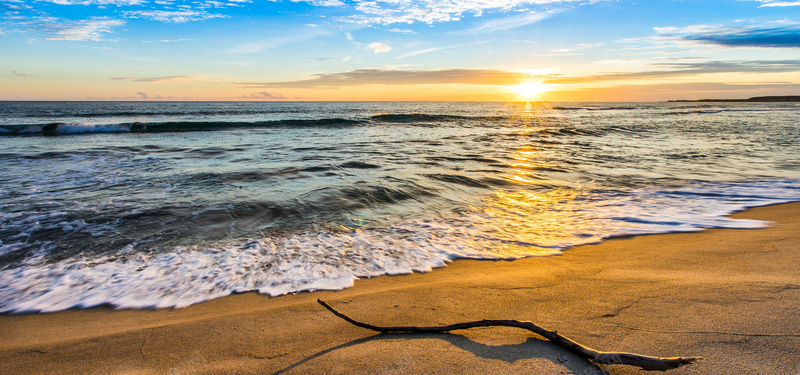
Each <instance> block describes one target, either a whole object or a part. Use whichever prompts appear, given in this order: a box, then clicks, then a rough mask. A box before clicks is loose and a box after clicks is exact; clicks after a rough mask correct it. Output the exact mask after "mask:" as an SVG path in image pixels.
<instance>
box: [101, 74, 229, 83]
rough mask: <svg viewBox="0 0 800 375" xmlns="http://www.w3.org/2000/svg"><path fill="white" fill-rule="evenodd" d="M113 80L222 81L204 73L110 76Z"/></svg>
mask: <svg viewBox="0 0 800 375" xmlns="http://www.w3.org/2000/svg"><path fill="white" fill-rule="evenodd" d="M111 80H113V81H133V82H145V83H163V82H172V83H190V82H215V81H224V80H225V79H221V78H209V77H207V76H204V75H181V76H162V77H111Z"/></svg>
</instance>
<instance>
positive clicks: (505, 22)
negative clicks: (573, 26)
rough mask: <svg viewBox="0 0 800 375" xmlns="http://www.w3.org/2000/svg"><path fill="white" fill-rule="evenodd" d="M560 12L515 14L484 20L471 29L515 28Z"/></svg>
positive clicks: (497, 29)
mask: <svg viewBox="0 0 800 375" xmlns="http://www.w3.org/2000/svg"><path fill="white" fill-rule="evenodd" d="M561 12H563V10H556V11H550V12H542V13H524V14H520V15H517V16H511V17H503V18H498V19H493V20H489V21H486V22H484V23H483V24H482V25H481V26H479V27H477V28H476V29H474V30H473V31H502V30H510V29H516V28H518V27H522V26H527V25H530V24H533V23H536V22H539V21H541V20H544V19H547V18H550V17H551V16H553V15H555V14H557V13H561Z"/></svg>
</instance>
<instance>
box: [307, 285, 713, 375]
mask: <svg viewBox="0 0 800 375" xmlns="http://www.w3.org/2000/svg"><path fill="white" fill-rule="evenodd" d="M317 302H318V303H319V304H320V305H322V306H324V307H325V308H326V309H328V310H330V312H332V313H333V314H334V315H336V316H338V317H340V318H342V319H344V320H346V321H347V322H349V323H351V324H353V325H355V326H358V327H361V328H366V329H369V330H373V331H377V332H380V333H442V332H449V331H455V330H459V329H468V328H476V327H493V326H495V327H496V326H500V327H516V328H522V329H527V330H529V331H531V332H533V333H535V334H537V335H539V336H542V337H544V338H546V339H547V340H548V341H550V342H552V343H553V344H556V345H558V346H560V347H561V348H564V349H566V350H569V351H570V352H572V353H575V354H577V355H579V356H581V357H583V358H586V359H588V360H590V361H592V362H594V363H599V364H606V365H629V366H637V367H641V368H642V369H643V370H656V371H665V370H671V369H674V368H678V367H681V366H684V365H688V364H690V363H694V362H696V361H698V360H700V359H702V358H701V357H670V358H661V357H651V356H646V355H640V354H633V353H623V352H601V351H598V350H595V349H592V348H589V347H587V346H584V345H581V344H579V343H577V342H575V341H572V340H570V339H569V338H567V337H564V336H562V335H560V334H559V333H558V332H556V331H550V330H547V329H544V328H542V327H540V326H538V325H536V324H534V323H532V322H521V321H518V320H477V321H472V322H465V323H457V324H450V325H446V326H439V327H417V326H409V327H382V326H376V325H372V324H368V323H362V322H359V321H356V320H354V319H352V318H350V317H349V316H347V315H344V314H342V313H340V312H339V311H336V309H334V308H333V307H331V306H330V305H328V304H327V303H325V302H324V301H322V300H317Z"/></svg>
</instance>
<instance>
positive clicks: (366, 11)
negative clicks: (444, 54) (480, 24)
mask: <svg viewBox="0 0 800 375" xmlns="http://www.w3.org/2000/svg"><path fill="white" fill-rule="evenodd" d="M597 1H602V0H589V1H578V0H449V1H440V0H417V1H408V0H385V1H380V0H377V1H376V0H354V1H353V3H354V4H355V10H356V11H357V12H358V13H356V14H353V15H351V16H347V17H342V18H341V19H342V20H345V21H349V22H356V23H362V24H376V23H377V24H384V25H389V24H395V23H414V22H424V23H427V24H433V23H437V22H448V21H457V20H460V19H461V18H462V17H463V15H464V14H472V15H473V16H476V17H480V16H483V15H484V13H485V12H493V11H503V12H508V11H526V10H527V7H530V6H546V5H550V4H567V3H574V4H580V5H582V4H589V3H595V2H597ZM309 2H312V3H313V1H312V0H309ZM528 17H531V16H529V15H525V16H523V17H521V18H519V19H513V20H512V23H515V24H516V25H509V26H508V28H513V27H519V26H523V25H526V24H530V23H532V22H536V21H538V20H537V19H530V20H526V19H525V18H528ZM534 18H535V17H534ZM491 26H492V25H489V26H487V27H491ZM494 26H495V27H505V25H502V22H498V23H497V24H496V25H494Z"/></svg>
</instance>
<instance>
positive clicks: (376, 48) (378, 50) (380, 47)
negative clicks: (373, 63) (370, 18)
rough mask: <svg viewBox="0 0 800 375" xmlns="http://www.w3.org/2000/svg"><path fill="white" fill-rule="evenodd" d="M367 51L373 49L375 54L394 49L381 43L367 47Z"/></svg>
mask: <svg viewBox="0 0 800 375" xmlns="http://www.w3.org/2000/svg"><path fill="white" fill-rule="evenodd" d="M367 49H371V50H372V51H373V52H375V53H382V52H389V51H391V50H392V47H391V46H389V45H386V44H383V43H380V42H372V43H370V44H369V45H367Z"/></svg>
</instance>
